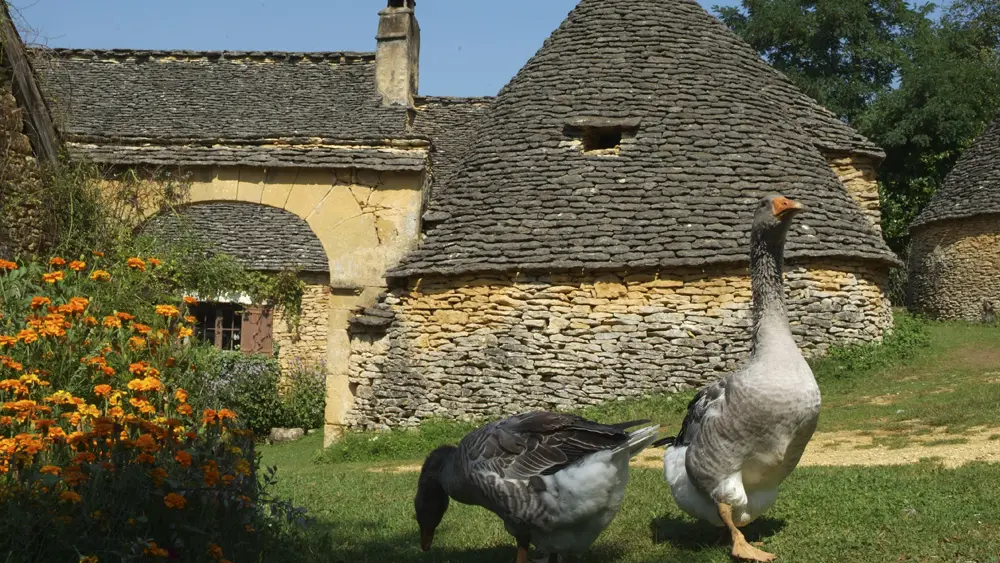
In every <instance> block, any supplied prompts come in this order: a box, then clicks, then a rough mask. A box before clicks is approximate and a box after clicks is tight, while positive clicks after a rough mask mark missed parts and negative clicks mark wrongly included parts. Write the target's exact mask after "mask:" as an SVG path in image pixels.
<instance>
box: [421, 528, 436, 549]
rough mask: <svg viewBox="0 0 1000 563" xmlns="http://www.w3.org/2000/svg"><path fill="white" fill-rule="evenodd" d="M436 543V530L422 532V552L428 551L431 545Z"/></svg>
mask: <svg viewBox="0 0 1000 563" xmlns="http://www.w3.org/2000/svg"><path fill="white" fill-rule="evenodd" d="M433 541H434V530H431V531H429V532H427V531H424V530H420V549H421V550H422V551H427V550H429V549H430V548H431V543H432V542H433Z"/></svg>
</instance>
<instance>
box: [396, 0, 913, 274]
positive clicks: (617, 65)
mask: <svg viewBox="0 0 1000 563" xmlns="http://www.w3.org/2000/svg"><path fill="white" fill-rule="evenodd" d="M803 99H808V98H806V97H805V95H804V94H801V93H800V92H797V91H796V90H795V89H794V88H793V87H792V85H791V83H790V82H788V81H787V79H785V78H783V77H782V76H781V75H780V74H778V73H777V72H775V71H774V70H773V69H772V68H770V67H769V66H768V65H767V64H766V63H764V62H763V61H762V60H760V58H759V57H758V56H757V54H756V53H755V52H754V51H753V50H752V49H751V48H750V47H749V46H748V45H746V44H745V43H743V42H742V41H741V40H740V39H739V38H737V37H736V36H735V35H733V34H732V33H731V32H730V31H729V30H728V29H726V28H725V26H724V25H723V24H722V23H721V22H719V21H718V20H716V19H715V18H713V17H712V16H710V15H709V14H708V13H706V12H705V11H704V10H703V9H702V8H701V7H700V6H698V5H697V4H696V3H695V2H694V0H670V1H664V0H582V1H581V2H580V4H579V5H578V6H577V8H576V9H575V10H573V12H571V13H570V15H569V17H568V18H567V20H566V21H565V22H563V24H562V25H561V26H560V27H559V29H557V30H556V31H555V32H554V33H553V34H552V36H551V37H550V38H549V39H548V40H546V42H545V44H544V45H543V46H542V48H541V49H540V50H539V51H538V53H537V54H536V55H535V56H534V57H533V58H532V59H531V60H530V61H528V63H527V64H526V65H525V66H524V68H522V69H521V71H520V72H519V73H518V74H517V76H515V77H514V79H513V80H511V82H510V83H509V84H507V86H505V87H504V88H503V90H501V92H500V94H499V95H498V97H497V99H496V101H495V102H494V103H493V104H492V105H491V106H490V109H489V111H488V112H487V115H486V117H485V118H484V121H483V123H482V124H481V126H480V127H479V128H478V130H477V132H476V135H475V136H476V141H475V144H474V145H473V148H472V149H471V150H470V152H469V153H468V154H467V155H466V157H465V158H464V159H463V160H462V161H461V163H460V165H459V169H458V172H457V173H456V175H455V176H454V177H453V178H452V180H451V181H450V182H449V183H448V185H447V186H445V187H444V188H443V189H439V190H437V191H436V192H435V195H434V198H432V200H431V202H430V204H429V210H428V215H429V216H432V217H433V218H434V219H435V220H436V221H440V224H438V225H437V226H434V227H433V228H429V229H428V232H427V234H426V237H425V240H424V243H423V245H422V247H421V248H420V249H419V250H417V251H415V252H413V253H411V254H410V255H409V256H408V257H407V258H406V259H404V261H403V263H402V264H401V265H400V266H399V267H397V268H396V269H395V270H393V271H391V272H390V276H407V275H418V274H430V273H439V274H456V273H462V272H488V271H498V270H515V269H541V270H549V269H575V268H587V269H618V268H623V267H654V266H655V267H670V266H679V265H706V264H711V263H724V262H741V261H743V260H745V259H746V258H745V256H746V242H747V238H748V231H749V224H750V220H749V213H750V212H749V209H750V205H751V204H752V203H753V202H754V201H755V200H756V199H757V198H758V197H759V196H760V195H761V194H762V193H764V192H771V191H777V192H782V193H785V194H787V195H788V196H790V197H794V198H797V199H800V200H801V201H803V202H804V203H805V204H806V205H807V206H808V211H806V212H804V213H802V214H801V216H800V220H799V221H798V224H797V226H796V229H795V231H794V232H793V233H792V234H791V235H790V237H789V253H788V254H789V258H790V259H791V260H794V259H795V258H797V257H807V256H812V257H819V256H829V257H854V258H864V259H872V260H879V261H883V262H887V263H893V264H897V263H898V259H897V258H896V257H895V256H894V255H893V254H892V252H891V251H890V250H889V248H888V247H887V246H886V244H885V242H884V241H883V240H882V238H881V236H879V235H878V234H877V233H875V232H874V231H873V229H872V228H871V227H870V226H869V224H868V222H867V220H866V219H865V217H864V216H863V215H862V212H861V210H860V208H859V207H858V205H856V204H855V203H854V202H853V201H852V200H851V198H850V197H849V196H848V194H847V192H846V190H845V189H844V187H843V186H842V184H840V182H839V181H838V180H837V178H836V177H835V176H834V174H833V172H832V171H831V170H830V169H829V166H828V165H827V163H826V161H825V159H824V157H823V156H822V154H821V153H820V151H819V150H817V148H816V144H823V142H825V141H824V139H829V138H834V137H837V135H838V133H837V132H838V131H840V132H842V131H843V129H840V128H837V127H834V126H833V125H830V127H829V128H828V130H829V132H830V134H829V136H819V138H818V135H817V134H816V133H815V131H814V130H809V129H806V128H804V127H803V125H802V123H800V121H799V119H797V118H798V117H800V116H801V114H802V113H803V111H804V110H803V109H802V108H803V107H805V106H806V105H807V104H805V102H802V100H803ZM602 126H603V127H616V128H617V129H618V130H619V131H620V132H621V134H622V139H621V143H620V147H619V148H618V149H617V150H611V151H603V152H604V154H600V153H599V152H593V153H591V152H586V151H583V150H581V149H582V148H583V147H584V146H585V145H582V144H581V141H580V139H579V137H581V135H580V131H581V130H583V131H587V130H588V128H589V129H590V130H592V131H600V129H599V127H602ZM583 136H584V137H585V136H586V135H583ZM839 138H840V139H841V141H843V142H845V143H846V142H847V141H846V140H845V139H846V138H847V137H846V135H841V136H840V137H839ZM831 143H832V141H831Z"/></svg>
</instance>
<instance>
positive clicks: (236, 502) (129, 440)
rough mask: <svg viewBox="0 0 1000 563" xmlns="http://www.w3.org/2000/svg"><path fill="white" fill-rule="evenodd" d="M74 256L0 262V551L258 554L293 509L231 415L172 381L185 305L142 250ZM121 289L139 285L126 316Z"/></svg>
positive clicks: (189, 556) (154, 556)
mask: <svg viewBox="0 0 1000 563" xmlns="http://www.w3.org/2000/svg"><path fill="white" fill-rule="evenodd" d="M87 261H88V262H90V263H85V262H84V260H64V259H62V258H52V259H51V260H49V261H46V262H43V263H26V264H16V263H14V262H8V261H0V314H2V317H0V354H2V355H0V506H2V510H0V525H2V526H3V530H4V534H3V539H2V540H0V551H3V552H6V553H8V554H10V558H9V559H8V560H16V559H15V558H17V557H21V558H23V559H22V560H32V561H77V560H78V559H82V558H87V557H95V558H97V559H98V560H100V561H107V560H123V561H140V560H148V561H153V560H162V559H163V558H166V557H170V558H171V559H178V560H182V561H204V560H210V559H216V560H220V561H221V560H228V559H236V560H249V559H255V558H256V557H257V556H258V555H259V554H260V553H261V549H262V544H263V543H264V542H265V541H266V538H267V537H268V536H267V535H266V534H270V533H271V532H270V530H274V529H281V527H280V526H279V525H277V524H276V523H275V522H276V521H275V520H274V518H273V516H275V515H277V516H281V517H282V522H288V521H289V520H291V521H297V520H301V512H300V511H296V510H294V509H293V508H291V507H290V506H289V505H287V504H286V503H281V502H278V501H276V500H275V499H272V498H271V497H270V496H269V495H268V494H267V492H266V487H267V486H268V485H269V484H270V483H271V482H273V478H272V479H270V480H267V479H265V481H264V483H263V488H262V485H260V484H258V480H257V478H256V473H257V465H258V462H257V458H256V456H255V455H254V446H253V441H252V436H251V435H250V432H249V431H247V430H245V429H244V427H242V426H241V425H240V424H238V423H237V415H236V413H235V412H233V411H232V410H230V409H228V408H220V409H218V410H215V409H204V410H201V409H197V410H196V409H195V408H194V407H193V406H192V403H196V402H197V401H196V397H193V396H192V395H191V393H189V391H188V390H186V389H185V388H183V387H182V386H181V385H180V384H179V382H181V381H192V380H194V379H196V378H197V373H198V366H197V364H196V363H195V362H193V361H192V360H193V359H196V358H197V357H198V356H199V349H198V347H197V346H196V345H191V344H189V343H188V339H189V337H190V336H191V334H192V328H191V323H192V322H193V319H192V318H190V317H186V316H185V315H184V309H185V306H186V304H185V302H184V301H182V300H180V299H177V298H170V297H168V296H166V295H164V294H158V293H157V292H156V288H158V287H165V286H164V285H160V284H161V282H162V280H160V279H159V278H160V271H159V268H160V267H161V266H162V263H161V261H159V260H157V259H155V258H148V257H146V258H141V259H140V258H139V257H132V258H131V259H129V260H128V261H127V262H119V261H108V260H107V259H105V258H102V257H101V256H97V255H94V256H91V257H88V260H87ZM126 282H127V284H130V285H128V287H134V288H140V287H143V286H145V287H146V288H147V290H146V291H145V292H143V291H138V290H137V291H136V292H135V293H134V294H132V295H133V298H134V299H135V301H134V302H133V304H132V305H133V306H132V307H129V308H127V309H126V308H124V307H123V306H122V301H121V298H120V296H118V295H117V294H116V291H117V290H118V288H119V287H123V286H122V283H126ZM91 560H93V559H91Z"/></svg>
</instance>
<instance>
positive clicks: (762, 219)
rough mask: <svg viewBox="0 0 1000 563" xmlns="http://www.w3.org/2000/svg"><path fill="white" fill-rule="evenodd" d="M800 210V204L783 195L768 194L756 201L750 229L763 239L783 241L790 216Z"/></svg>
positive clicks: (789, 222)
mask: <svg viewBox="0 0 1000 563" xmlns="http://www.w3.org/2000/svg"><path fill="white" fill-rule="evenodd" d="M801 210H802V204H801V203H799V202H797V201H792V200H790V199H788V198H787V197H785V196H783V195H778V194H768V195H766V196H764V197H762V198H761V199H760V201H758V202H757V209H756V210H755V212H754V216H753V228H752V231H756V232H759V233H760V234H762V235H763V236H764V238H765V239H770V240H775V241H776V242H777V241H780V242H784V237H785V234H787V233H788V227H790V226H791V224H792V217H794V216H795V215H796V214H798V212H799V211H801Z"/></svg>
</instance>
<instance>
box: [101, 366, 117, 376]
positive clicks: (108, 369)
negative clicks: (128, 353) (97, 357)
mask: <svg viewBox="0 0 1000 563" xmlns="http://www.w3.org/2000/svg"><path fill="white" fill-rule="evenodd" d="M101 371H102V372H104V375H106V376H108V377H111V376H112V375H114V374H115V368H113V367H111V366H101Z"/></svg>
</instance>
